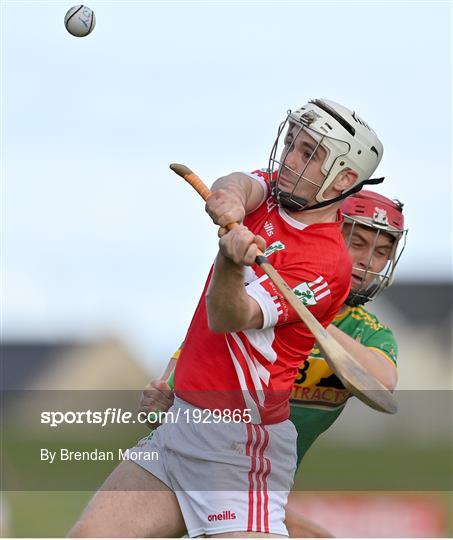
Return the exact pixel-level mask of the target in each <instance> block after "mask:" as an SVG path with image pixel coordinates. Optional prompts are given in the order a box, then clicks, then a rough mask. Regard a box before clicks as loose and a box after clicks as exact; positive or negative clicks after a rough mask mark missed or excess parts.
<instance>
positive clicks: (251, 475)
mask: <svg viewBox="0 0 453 540" xmlns="http://www.w3.org/2000/svg"><path fill="white" fill-rule="evenodd" d="M178 410H179V412H180V414H179V416H178V418H179V420H178V421H177V422H167V423H165V424H162V425H161V426H160V427H159V428H158V429H156V430H155V431H154V432H152V435H151V436H149V437H146V438H145V439H142V440H141V441H140V442H139V443H138V445H137V446H136V447H135V448H132V449H131V450H130V452H131V453H132V452H134V453H135V452H141V454H142V456H143V455H144V454H145V455H147V453H150V452H156V454H149V455H153V456H154V459H146V458H143V457H138V458H137V459H135V458H132V459H133V461H134V462H135V463H137V464H138V465H140V466H141V467H143V468H144V469H146V470H147V471H149V472H150V473H152V474H154V475H155V476H156V477H157V478H159V480H161V481H162V482H164V484H166V485H167V486H168V487H169V488H170V489H172V490H173V491H174V492H175V495H176V497H177V498H178V502H179V506H180V508H181V512H182V514H183V517H184V521H185V523H186V527H187V531H188V534H189V536H190V537H196V536H200V535H203V534H218V533H226V532H235V531H241V532H264V533H273V534H280V535H284V536H288V531H287V529H286V526H285V523H284V519H285V506H286V502H287V498H288V494H289V491H290V490H291V487H292V484H293V479H294V473H295V471H296V438H297V432H296V429H295V427H294V425H293V424H292V422H290V421H289V420H286V421H285V422H281V423H279V424H270V425H265V426H264V425H258V424H247V423H244V422H239V423H226V422H220V423H213V422H211V423H200V422H195V421H194V420H193V417H192V415H191V411H195V410H196V411H200V409H198V408H197V407H194V406H192V405H190V404H189V403H187V402H185V401H183V400H182V399H180V398H178V397H175V401H174V405H173V406H172V407H171V409H170V410H169V412H173V414H174V415H175V416H174V417H176V415H177V412H178ZM185 411H187V412H185ZM198 417H199V416H198V415H197V418H198ZM190 419H192V421H190ZM156 456H157V459H156Z"/></svg>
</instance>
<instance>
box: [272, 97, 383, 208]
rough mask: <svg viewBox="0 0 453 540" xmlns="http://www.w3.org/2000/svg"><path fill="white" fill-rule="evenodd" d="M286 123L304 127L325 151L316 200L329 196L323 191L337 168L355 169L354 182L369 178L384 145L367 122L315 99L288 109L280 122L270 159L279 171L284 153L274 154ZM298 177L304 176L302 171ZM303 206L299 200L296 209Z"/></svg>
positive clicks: (324, 101) (338, 170) (329, 183)
mask: <svg viewBox="0 0 453 540" xmlns="http://www.w3.org/2000/svg"><path fill="white" fill-rule="evenodd" d="M287 123H288V124H289V125H296V126H298V127H300V128H301V129H303V130H306V131H307V132H308V133H309V135H310V136H311V137H313V139H315V141H316V142H317V145H318V146H321V147H322V148H324V149H325V151H326V157H325V159H324V163H323V164H322V166H321V170H322V172H323V174H325V175H326V176H325V179H324V181H323V182H322V183H321V185H319V186H318V192H317V194H316V196H315V199H316V201H318V203H321V202H324V201H327V200H328V199H326V198H325V196H324V194H325V192H326V190H327V189H328V188H329V186H330V185H331V184H332V182H333V181H334V179H335V177H336V176H337V174H338V173H339V172H341V171H343V170H345V169H347V168H350V169H353V170H354V171H356V172H357V174H358V178H357V181H356V182H355V184H354V185H357V184H359V183H360V182H362V181H363V180H367V179H369V178H370V176H371V175H372V174H373V172H374V171H375V170H376V168H377V166H378V165H379V162H380V161H381V158H382V154H383V152H384V148H383V146H382V143H381V141H380V140H379V139H378V137H377V135H376V133H375V132H374V131H373V130H372V129H371V128H370V127H369V126H368V124H367V123H366V122H364V121H363V120H362V119H361V118H360V117H359V116H358V115H357V114H356V113H355V112H353V111H350V110H349V109H347V108H346V107H343V105H340V104H339V103H335V102H334V101H330V100H327V99H314V100H312V101H310V102H308V103H307V104H306V105H304V106H303V107H300V108H299V109H297V110H295V111H289V112H288V115H287V118H286V120H285V121H284V122H283V123H282V124H281V125H280V128H279V132H278V136H277V140H276V141H275V143H274V147H273V149H272V153H271V157H270V162H269V169H270V170H271V171H276V170H277V169H278V170H279V171H280V170H281V168H282V166H283V165H284V160H285V157H286V155H285V154H283V159H282V160H281V161H280V160H279V158H277V157H276V156H277V147H278V141H279V137H280V135H281V133H282V131H283V129H284V127H285V125H286V124H287ZM300 177H301V178H304V177H303V172H302V174H301V175H300ZM305 180H308V179H307V178H305ZM308 181H310V180H308ZM277 183H278V180H277ZM312 183H313V182H312ZM304 206H305V205H304V204H303V203H302V204H300V203H299V207H300V208H299V209H303V207H304Z"/></svg>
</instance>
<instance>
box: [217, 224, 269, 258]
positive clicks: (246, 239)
mask: <svg viewBox="0 0 453 540" xmlns="http://www.w3.org/2000/svg"><path fill="white" fill-rule="evenodd" d="M219 248H220V251H221V253H222V255H224V256H225V257H228V258H229V259H231V260H232V261H233V262H234V263H236V264H239V265H244V266H251V265H252V264H253V263H254V262H255V259H256V256H257V255H258V249H260V250H261V251H264V250H265V249H266V241H265V240H264V238H263V237H262V236H259V235H256V234H254V233H252V232H251V231H250V230H249V229H248V228H247V227H245V226H244V225H238V226H237V227H234V229H231V230H230V231H229V232H228V233H227V234H225V235H223V236H222V237H221V238H220V241H219Z"/></svg>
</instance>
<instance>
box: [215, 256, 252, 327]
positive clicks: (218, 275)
mask: <svg viewBox="0 0 453 540" xmlns="http://www.w3.org/2000/svg"><path fill="white" fill-rule="evenodd" d="M251 301H252V299H251V298H250V296H249V295H248V294H247V291H246V290H245V285H244V267H243V266H241V265H238V264H236V263H234V262H233V261H232V260H231V259H228V258H227V257H225V256H224V255H222V253H219V254H218V255H217V258H216V261H215V265H214V272H213V275H212V279H211V282H210V284H209V288H208V291H207V293H206V309H207V313H208V324H209V328H210V329H211V330H212V331H213V332H222V333H226V332H236V331H239V330H246V329H247V328H250V327H251V326H250V324H254V321H253V320H252V313H251V309H250V302H251Z"/></svg>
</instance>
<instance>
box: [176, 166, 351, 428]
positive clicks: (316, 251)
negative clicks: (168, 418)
mask: <svg viewBox="0 0 453 540" xmlns="http://www.w3.org/2000/svg"><path fill="white" fill-rule="evenodd" d="M250 176H252V177H253V178H255V180H257V181H260V182H261V183H262V184H263V189H264V190H265V194H264V196H263V202H262V204H261V205H260V206H259V207H258V208H257V209H256V210H255V211H253V212H252V213H250V214H248V215H247V216H246V217H245V220H244V225H245V226H247V227H248V228H249V229H250V230H251V231H252V232H254V233H255V234H259V235H261V236H262V237H263V238H265V239H266V245H267V248H266V251H265V255H266V257H267V258H268V259H269V262H270V263H271V264H272V265H273V266H274V268H275V269H276V270H277V271H278V272H279V274H280V275H281V276H282V277H283V279H284V280H285V281H286V282H287V283H288V285H289V286H290V287H291V288H293V290H294V292H295V293H296V295H297V296H298V297H299V298H300V300H301V302H303V303H304V304H305V305H306V306H307V307H308V308H309V309H310V311H311V312H312V313H313V315H314V316H315V317H316V318H317V319H318V321H319V322H320V323H321V324H322V325H323V326H324V327H326V326H328V325H329V324H330V322H331V321H332V320H333V318H334V316H335V315H336V314H337V313H338V311H339V309H340V307H341V306H342V305H343V303H344V301H345V299H346V297H347V295H348V292H349V288H350V282H351V262H350V258H349V253H348V251H347V248H346V245H345V243H344V241H343V236H342V234H341V224H342V217H341V214H340V212H338V219H337V221H336V222H335V223H315V224H313V225H304V224H303V223H300V222H298V221H296V220H295V219H294V218H292V217H291V216H290V215H289V214H288V213H287V212H286V211H285V210H284V209H283V208H281V207H280V206H278V205H277V204H276V202H275V201H274V199H273V198H272V197H269V198H267V199H266V196H267V194H268V193H269V182H268V180H269V179H268V175H267V174H266V173H264V172H262V171H256V172H255V173H252V175H250ZM211 275H212V268H211V271H210V273H209V276H208V279H207V281H206V284H205V287H204V290H203V294H202V295H201V298H200V301H199V303H198V306H197V309H196V311H195V314H194V316H193V319H192V322H191V324H190V327H189V330H188V332H187V335H186V338H185V340H184V347H183V349H182V352H181V356H180V358H179V360H178V363H177V365H176V370H175V393H176V395H177V396H179V397H181V398H182V399H184V400H185V401H187V402H189V403H191V404H192V405H195V406H197V407H200V408H203V409H211V410H213V409H220V410H222V411H234V410H238V409H240V410H244V409H249V413H250V416H251V418H252V422H253V423H263V424H272V423H276V422H282V421H284V420H286V419H287V418H288V417H289V397H290V393H291V389H292V386H293V383H294V380H295V378H296V377H297V374H298V367H299V365H300V364H301V363H302V362H303V361H304V360H305V359H306V357H307V356H308V354H309V353H310V351H311V350H312V348H313V345H314V341H315V339H314V337H313V335H312V334H311V333H310V331H309V330H308V329H307V327H306V326H305V324H304V323H303V322H301V321H300V318H299V316H298V315H297V313H296V312H295V311H294V309H293V308H292V307H291V306H290V305H289V304H288V303H287V301H286V300H285V298H284V297H283V296H282V294H281V293H280V292H279V291H278V289H277V288H276V287H275V285H274V284H273V283H272V281H271V280H270V279H269V278H268V277H267V275H266V274H264V272H263V271H262V270H261V268H260V267H259V266H258V265H256V264H254V265H253V266H251V267H246V270H245V284H246V290H247V293H248V294H249V295H250V296H251V297H252V298H254V299H255V300H256V301H257V302H258V304H259V306H260V307H261V311H262V313H263V327H262V328H261V329H253V330H245V331H243V332H232V333H227V334H221V333H214V332H212V331H211V330H210V329H209V327H208V321H207V310H206V302H205V295H206V291H207V288H208V286H209V282H210V279H211ZM225 301H227V299H225Z"/></svg>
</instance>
